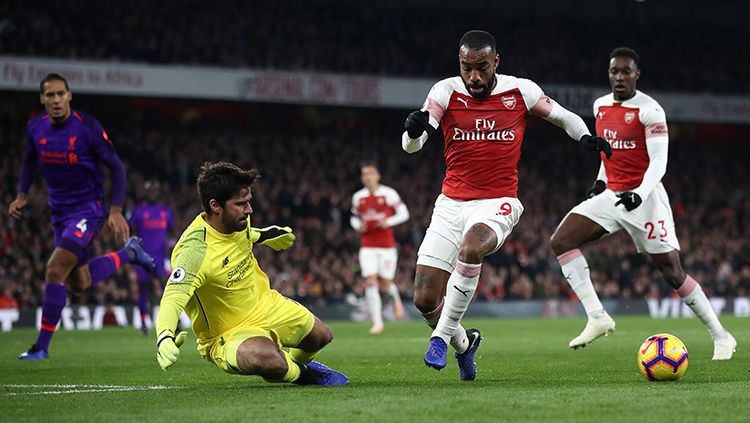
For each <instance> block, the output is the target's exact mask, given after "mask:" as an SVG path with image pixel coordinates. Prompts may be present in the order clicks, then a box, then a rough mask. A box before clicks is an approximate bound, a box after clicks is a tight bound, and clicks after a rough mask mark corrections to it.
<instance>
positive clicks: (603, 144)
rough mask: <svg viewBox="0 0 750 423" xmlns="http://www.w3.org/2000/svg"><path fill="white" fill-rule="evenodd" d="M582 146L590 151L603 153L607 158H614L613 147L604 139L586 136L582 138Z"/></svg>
mask: <svg viewBox="0 0 750 423" xmlns="http://www.w3.org/2000/svg"><path fill="white" fill-rule="evenodd" d="M581 145H582V146H583V148H585V149H586V150H589V151H603V152H604V155H605V156H607V158H610V157H612V146H611V145H610V144H609V142H607V140H605V139H604V138H602V137H593V136H591V135H584V136H582V137H581Z"/></svg>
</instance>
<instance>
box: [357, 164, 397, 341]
mask: <svg viewBox="0 0 750 423" xmlns="http://www.w3.org/2000/svg"><path fill="white" fill-rule="evenodd" d="M360 170H361V176H362V185H364V188H362V189H360V190H359V191H357V192H355V193H354V195H353V196H352V217H351V219H350V222H351V225H352V228H354V230H356V231H357V232H359V233H360V234H362V237H361V241H360V249H359V267H360V269H361V270H362V277H363V278H365V284H366V288H365V303H366V304H367V311H368V313H369V314H370V320H371V321H372V327H371V328H370V333H373V334H375V333H382V332H383V329H384V325H383V311H382V302H381V300H380V292H381V291H382V292H386V293H388V295H389V296H390V297H391V300H392V302H393V312H394V316H395V317H396V319H401V318H403V316H404V306H403V304H402V303H401V295H399V292H398V286H396V284H395V283H394V282H393V278H394V277H395V276H396V263H397V261H398V251H396V238H395V237H394V236H393V227H394V226H396V225H400V224H402V223H404V222H406V221H407V220H409V209H408V208H407V207H406V204H404V203H403V202H402V201H401V197H400V196H399V195H398V192H396V190H395V189H393V188H391V187H389V186H385V185H382V184H381V183H380V171H378V168H377V166H376V165H375V163H374V162H365V163H363V164H362V166H361V167H360Z"/></svg>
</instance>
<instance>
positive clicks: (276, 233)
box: [250, 225, 297, 251]
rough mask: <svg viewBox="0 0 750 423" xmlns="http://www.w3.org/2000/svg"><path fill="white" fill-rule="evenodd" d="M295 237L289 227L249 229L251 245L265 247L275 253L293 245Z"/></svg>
mask: <svg viewBox="0 0 750 423" xmlns="http://www.w3.org/2000/svg"><path fill="white" fill-rule="evenodd" d="M296 239H297V237H296V236H295V235H294V234H293V233H292V228H290V227H289V226H283V227H282V226H276V225H273V226H269V227H267V228H260V229H258V228H250V240H251V241H252V242H253V244H262V245H267V246H269V247H271V248H273V249H274V250H276V251H281V250H286V249H287V248H289V247H291V246H292V244H294V241H295V240H296Z"/></svg>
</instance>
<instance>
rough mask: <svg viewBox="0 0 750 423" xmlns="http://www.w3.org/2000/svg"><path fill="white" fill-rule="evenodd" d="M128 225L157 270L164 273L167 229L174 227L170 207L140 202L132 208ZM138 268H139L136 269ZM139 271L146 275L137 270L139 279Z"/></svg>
mask: <svg viewBox="0 0 750 423" xmlns="http://www.w3.org/2000/svg"><path fill="white" fill-rule="evenodd" d="M130 227H131V228H133V229H134V230H135V232H137V233H138V236H139V237H140V238H141V240H142V241H143V249H144V250H146V252H147V253H149V254H150V255H151V257H153V258H154V262H155V263H156V268H157V272H160V273H164V272H161V271H162V269H163V268H164V259H165V258H166V254H167V236H168V234H169V230H170V229H174V213H173V212H172V209H171V208H170V207H169V206H166V205H164V204H162V203H155V204H149V203H141V204H139V205H137V206H136V207H135V208H134V209H133V212H132V214H131V216H130ZM139 270H140V268H137V269H136V271H139ZM140 273H143V274H144V275H147V273H146V272H139V281H140V280H141V276H142V275H141V274H140ZM167 274H168V272H167ZM149 279H150V276H149Z"/></svg>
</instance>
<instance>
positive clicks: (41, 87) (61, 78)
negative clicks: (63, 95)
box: [39, 73, 70, 94]
mask: <svg viewBox="0 0 750 423" xmlns="http://www.w3.org/2000/svg"><path fill="white" fill-rule="evenodd" d="M50 81H62V82H63V83H65V89H66V90H68V91H70V87H68V80H67V79H65V77H64V76H62V75H60V74H59V73H48V74H47V76H45V77H44V79H42V82H40V83H39V93H40V94H44V84H46V83H48V82H50Z"/></svg>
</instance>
